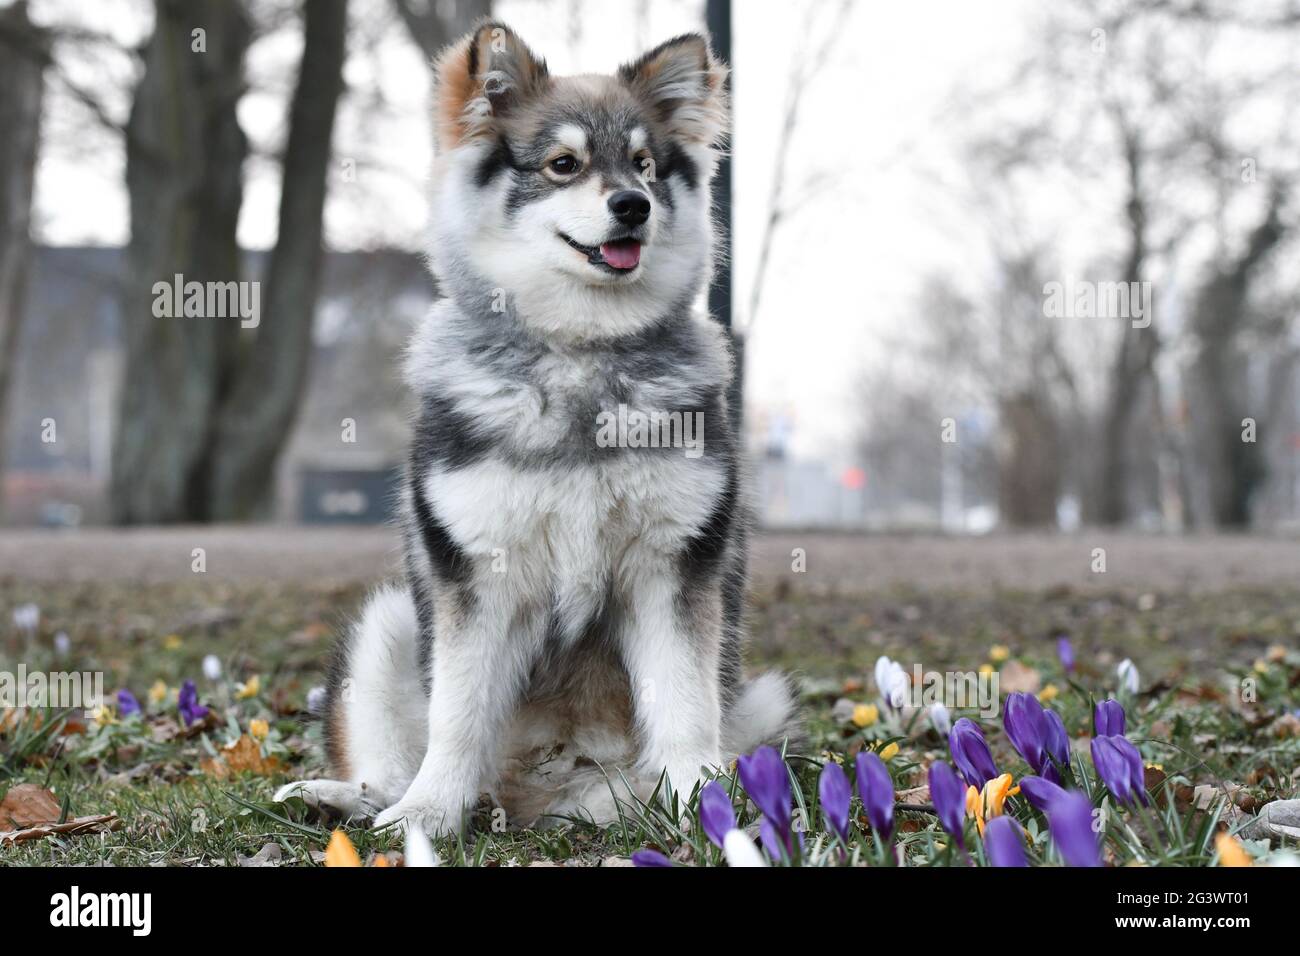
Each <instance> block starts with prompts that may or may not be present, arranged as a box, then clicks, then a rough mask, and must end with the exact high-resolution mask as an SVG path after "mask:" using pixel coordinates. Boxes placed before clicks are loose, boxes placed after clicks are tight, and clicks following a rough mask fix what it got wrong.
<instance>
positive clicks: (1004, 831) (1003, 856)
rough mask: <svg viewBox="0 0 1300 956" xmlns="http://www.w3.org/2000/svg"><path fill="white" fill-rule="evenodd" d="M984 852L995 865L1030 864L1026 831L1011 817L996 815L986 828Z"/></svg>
mask: <svg viewBox="0 0 1300 956" xmlns="http://www.w3.org/2000/svg"><path fill="white" fill-rule="evenodd" d="M984 852H985V853H987V854H988V855H989V862H990V863H992V864H993V865H994V866H1028V865H1029V862H1028V861H1027V860H1026V859H1025V831H1024V830H1022V829H1020V824H1019V823H1017V822H1016V821H1015V820H1013V819H1012V818H1011V817H1009V816H1006V815H1005V814H1003V815H1002V816H1000V817H994V818H993V819H992V820H990V821H989V822H988V825H987V826H986V827H985V828H984Z"/></svg>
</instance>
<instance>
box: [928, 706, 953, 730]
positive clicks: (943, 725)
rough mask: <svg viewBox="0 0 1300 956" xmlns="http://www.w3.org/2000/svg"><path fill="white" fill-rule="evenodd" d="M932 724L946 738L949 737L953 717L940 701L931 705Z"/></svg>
mask: <svg viewBox="0 0 1300 956" xmlns="http://www.w3.org/2000/svg"><path fill="white" fill-rule="evenodd" d="M930 723H931V724H933V725H934V729H935V730H937V731H938V732H939V733H940V734H941V735H942V736H944V737H947V736H948V732H949V731H950V730H952V715H951V714H949V713H948V708H947V707H945V706H944V705H943V704H942V703H941V702H940V701H935V702H934V703H933V704H931V705H930Z"/></svg>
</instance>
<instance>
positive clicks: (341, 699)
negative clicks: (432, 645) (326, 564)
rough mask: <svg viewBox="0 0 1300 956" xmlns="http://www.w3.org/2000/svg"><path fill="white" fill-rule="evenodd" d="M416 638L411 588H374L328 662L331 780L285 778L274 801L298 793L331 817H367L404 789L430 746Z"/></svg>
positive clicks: (416, 623)
mask: <svg viewBox="0 0 1300 956" xmlns="http://www.w3.org/2000/svg"><path fill="white" fill-rule="evenodd" d="M418 642H419V623H418V621H417V618H416V611H415V604H414V602H413V601H412V600H411V595H410V593H409V592H408V591H406V590H404V589H400V588H394V587H383V588H380V589H379V590H378V591H376V592H375V593H374V594H372V595H371V596H370V599H369V600H368V601H367V603H366V607H365V610H364V611H363V612H362V614H361V619H360V620H359V621H358V622H357V623H356V624H355V625H354V626H353V627H352V628H350V629H349V631H348V633H347V634H346V635H345V637H344V640H343V641H342V642H341V643H340V645H339V647H338V649H337V651H336V653H335V658H334V662H333V664H332V666H331V668H330V674H329V683H328V685H327V688H326V690H327V696H326V709H325V738H326V750H327V752H328V755H329V761H330V770H331V773H332V774H333V776H334V779H328V780H300V781H296V782H294V783H291V784H287V785H286V786H284V787H281V788H280V790H279V791H278V792H277V793H276V795H275V799H276V800H277V801H282V800H285V799H287V798H288V797H293V796H297V797H301V798H302V799H303V800H304V801H305V802H306V803H307V804H308V805H309V806H311V807H313V808H316V809H318V810H321V811H323V812H326V813H328V814H329V815H331V816H337V817H342V818H343V819H354V820H364V819H370V818H373V817H374V816H375V815H376V814H377V813H378V812H379V811H380V810H383V809H384V808H385V807H388V806H391V805H392V804H393V803H395V802H396V801H397V799H398V798H399V797H401V796H402V794H403V793H405V792H406V788H407V787H408V786H409V785H410V783H411V781H412V780H413V779H414V778H415V774H416V772H417V771H418V770H419V768H420V762H421V760H422V759H423V758H424V752H425V750H426V749H427V746H428V722H427V713H428V698H427V696H426V694H425V691H424V687H423V684H422V681H421V678H420V670H419V666H418V657H419V654H418V650H417V647H418Z"/></svg>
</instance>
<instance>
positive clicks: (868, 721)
mask: <svg viewBox="0 0 1300 956" xmlns="http://www.w3.org/2000/svg"><path fill="white" fill-rule="evenodd" d="M879 719H880V708H879V707H877V706H876V705H875V704H858V706H856V707H854V708H853V723H854V724H856V725H857V726H859V727H870V726H871V725H872V724H874V723H875V722H876V721H877V720H879Z"/></svg>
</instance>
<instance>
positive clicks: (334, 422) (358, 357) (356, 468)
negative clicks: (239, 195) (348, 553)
mask: <svg viewBox="0 0 1300 956" xmlns="http://www.w3.org/2000/svg"><path fill="white" fill-rule="evenodd" d="M125 255H126V254H125V250H123V249H117V248H104V247H63V248H50V247H39V248H37V249H36V250H34V254H33V271H32V276H31V281H30V283H29V286H28V300H27V314H26V319H25V321H24V324H23V328H22V332H21V335H20V338H19V343H18V356H17V369H16V372H15V376H14V381H13V388H12V391H11V396H10V403H9V410H8V422H7V427H6V429H5V432H4V434H5V438H6V443H7V448H6V457H5V472H4V474H3V480H4V492H5V519H6V520H7V521H8V522H10V523H14V524H50V525H62V524H76V523H82V522H84V523H100V522H102V521H104V520H105V518H106V515H107V512H108V508H107V497H106V495H107V489H108V481H109V474H110V468H111V463H112V447H113V422H114V416H115V415H116V413H117V404H118V391H119V382H120V376H121V368H122V341H121V335H122V329H121V321H120V314H119V310H120V301H121V297H120V291H119V287H118V284H119V283H120V282H121V281H122V279H121V276H122V269H123V266H124V263H125ZM266 262H267V255H266V254H265V253H260V252H254V253H248V255H247V258H246V260H245V264H244V271H245V277H246V278H248V279H250V280H256V279H257V278H258V277H259V276H260V274H261V272H262V270H263V269H264V268H265V266H266ZM321 283H322V285H321V294H320V298H319V302H318V305H317V315H316V325H315V330H314V340H313V348H314V349H315V353H316V354H315V355H314V356H313V360H312V367H311V375H310V379H309V381H308V386H307V394H306V396H305V398H304V401H303V405H302V408H301V411H300V414H299V417H298V420H297V423H296V425H295V428H294V431H293V434H292V436H291V438H290V440H289V442H288V445H287V446H286V448H285V450H284V453H283V454H282V456H281V459H280V464H279V471H278V475H277V480H276V516H277V517H278V518H279V519H280V520H298V519H299V518H300V517H302V516H306V517H307V518H308V519H310V520H322V521H325V520H381V519H382V517H383V516H384V515H385V514H386V513H387V511H388V508H387V504H386V502H384V501H383V500H381V499H382V496H377V495H376V492H375V489H376V488H377V487H380V486H383V485H384V484H385V483H387V482H389V481H390V480H391V479H390V475H391V474H392V471H393V468H394V466H395V465H396V464H397V463H399V462H400V461H401V459H402V457H403V455H404V450H405V445H406V436H407V432H408V411H407V404H406V403H407V398H406V392H405V388H404V386H403V384H402V382H401V377H400V365H401V350H402V348H403V347H404V345H405V342H406V339H407V336H408V335H409V333H410V330H411V328H412V326H413V325H414V323H415V322H417V321H418V320H419V319H420V318H421V317H422V316H423V315H424V313H425V312H426V311H427V309H428V307H429V303H430V301H431V300H432V298H433V294H434V286H433V280H432V278H431V277H430V276H429V273H428V270H427V269H426V268H425V266H424V263H423V261H422V259H421V257H420V256H419V255H417V254H413V253H408V252H400V251H395V250H375V251H366V252H349V253H340V252H331V253H328V254H327V255H326V259H325V265H324V269H323V270H322V279H321ZM177 321H193V322H203V321H222V320H212V319H179V320H177ZM263 321H271V319H270V318H269V317H263ZM349 475H350V476H351V478H349V477H347V476H349ZM322 482H324V484H325V485H328V486H329V487H331V488H333V494H324V493H323V492H322V491H321V489H322V487H323V486H322ZM350 484H354V485H355V486H356V487H355V488H351V489H350V488H349V485H350ZM304 487H306V488H307V489H308V492H309V494H310V495H311V496H312V498H313V500H312V501H310V502H306V501H304V500H303V489H304ZM361 489H366V490H365V491H362V490H361ZM350 490H351V491H354V492H357V493H356V494H349V491H350ZM358 494H360V495H361V496H362V497H364V498H365V499H366V500H365V502H364V504H363V505H362V506H360V507H358V500H359V498H358ZM322 495H323V497H322Z"/></svg>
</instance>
